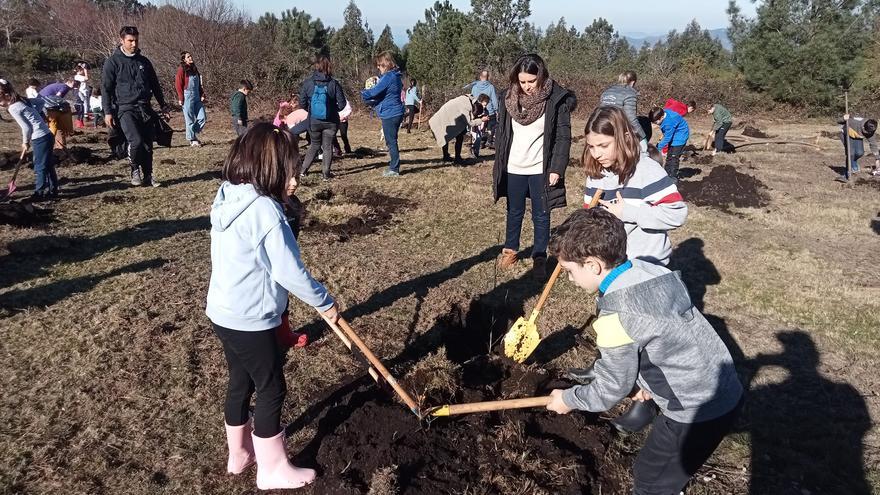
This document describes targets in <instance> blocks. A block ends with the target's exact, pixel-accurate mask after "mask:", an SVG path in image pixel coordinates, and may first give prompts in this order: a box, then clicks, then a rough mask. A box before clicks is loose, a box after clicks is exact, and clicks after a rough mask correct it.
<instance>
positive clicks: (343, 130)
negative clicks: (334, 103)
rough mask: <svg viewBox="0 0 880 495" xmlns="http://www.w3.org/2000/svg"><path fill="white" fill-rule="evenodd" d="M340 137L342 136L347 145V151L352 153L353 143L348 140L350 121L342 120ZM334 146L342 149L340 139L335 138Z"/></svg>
mask: <svg viewBox="0 0 880 495" xmlns="http://www.w3.org/2000/svg"><path fill="white" fill-rule="evenodd" d="M339 137H341V138H342V144H343V145H344V146H345V152H346V153H351V144H349V142H348V121H347V120H345V121H342V122H340V123H339ZM333 148H335V149H337V150H341V149H342V148H340V147H339V139H336V138H333Z"/></svg>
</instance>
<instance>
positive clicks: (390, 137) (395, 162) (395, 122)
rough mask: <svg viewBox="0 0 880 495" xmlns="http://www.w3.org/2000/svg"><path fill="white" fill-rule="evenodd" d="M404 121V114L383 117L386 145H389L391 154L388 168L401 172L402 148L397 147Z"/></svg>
mask: <svg viewBox="0 0 880 495" xmlns="http://www.w3.org/2000/svg"><path fill="white" fill-rule="evenodd" d="M402 121H403V114H400V115H398V116H396V117H390V118H387V119H382V134H383V135H384V136H385V145H386V146H388V155H390V156H391V162H390V163H389V164H388V170H389V171H391V172H397V173H400V150H399V149H398V148H397V132H398V131H400V123H401V122H402Z"/></svg>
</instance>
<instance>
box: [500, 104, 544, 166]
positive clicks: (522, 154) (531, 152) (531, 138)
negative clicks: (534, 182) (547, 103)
mask: <svg viewBox="0 0 880 495" xmlns="http://www.w3.org/2000/svg"><path fill="white" fill-rule="evenodd" d="M511 123H512V124H513V136H512V138H511V140H510V154H509V155H508V158H507V173H508V174H514V175H539V174H543V173H544V115H541V116H540V117H538V120H536V121H534V122H532V123H531V124H529V125H522V124H520V123H518V122H517V121H516V120H513V119H512V120H511Z"/></svg>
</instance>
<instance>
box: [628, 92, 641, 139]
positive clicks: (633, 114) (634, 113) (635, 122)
mask: <svg viewBox="0 0 880 495" xmlns="http://www.w3.org/2000/svg"><path fill="white" fill-rule="evenodd" d="M638 101H639V98H638V95H637V94H636V93H635V92H633V93H632V94H628V95H627V96H626V97H624V99H623V113H625V114H626V118H628V119H629V123H630V124H632V126H633V129H634V130H635V131H636V134H637V135H638V136H639V139H644V138H645V136H644V134H645V132H644V131H643V130H642V126H641V124H639V113H638Z"/></svg>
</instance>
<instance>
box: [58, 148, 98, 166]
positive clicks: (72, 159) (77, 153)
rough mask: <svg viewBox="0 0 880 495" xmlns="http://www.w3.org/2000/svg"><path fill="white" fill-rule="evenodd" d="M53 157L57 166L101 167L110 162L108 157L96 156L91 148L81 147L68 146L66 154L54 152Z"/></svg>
mask: <svg viewBox="0 0 880 495" xmlns="http://www.w3.org/2000/svg"><path fill="white" fill-rule="evenodd" d="M55 157H56V158H57V159H58V162H57V163H58V165H62V166H63V165H75V164H78V163H87V164H89V165H103V164H105V163H108V162H109V161H110V157H109V156H98V155H96V154H95V152H94V150H92V149H91V148H86V147H83V146H70V147H68V148H67V154H64V152H60V151H58V150H56V151H55Z"/></svg>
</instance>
